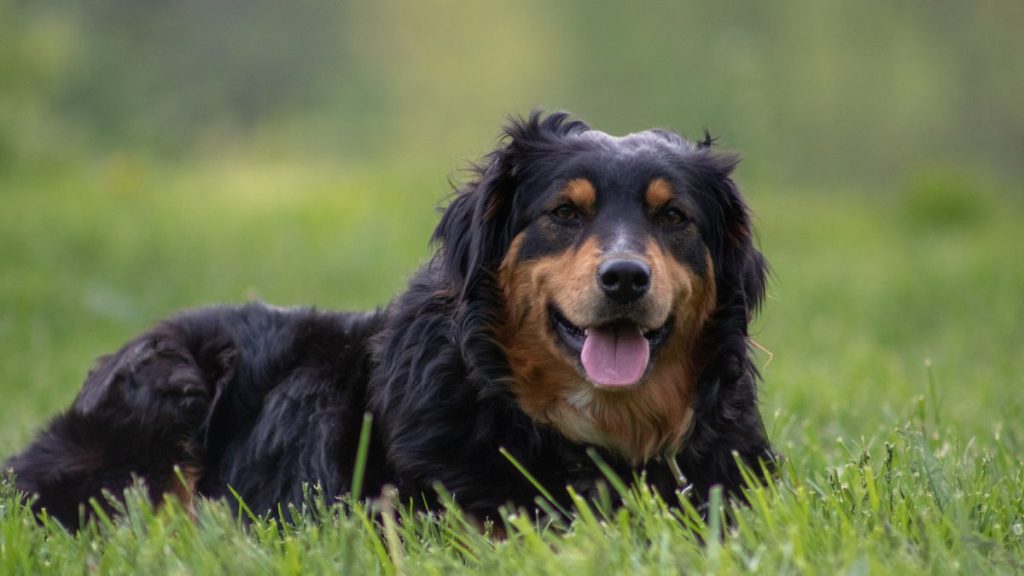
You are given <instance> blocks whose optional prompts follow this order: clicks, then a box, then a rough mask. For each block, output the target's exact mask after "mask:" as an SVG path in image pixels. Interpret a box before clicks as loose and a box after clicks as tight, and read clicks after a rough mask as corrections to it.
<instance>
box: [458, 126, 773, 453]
mask: <svg viewBox="0 0 1024 576" xmlns="http://www.w3.org/2000/svg"><path fill="white" fill-rule="evenodd" d="M553 118H554V119H555V120H553ZM563 120H564V117H557V116H552V117H548V119H547V120H545V121H541V120H540V119H539V118H537V117H534V118H531V120H530V121H529V122H525V123H521V124H517V125H514V126H513V127H511V128H510V129H509V131H508V132H509V136H510V137H511V142H510V143H509V144H508V145H507V146H506V147H505V148H504V149H501V150H499V151H498V152H496V153H495V154H494V155H493V156H492V163H491V165H490V166H489V167H488V168H487V170H486V171H485V172H484V173H483V177H482V179H481V181H480V182H479V183H476V186H475V188H474V189H473V190H472V191H470V192H468V193H464V194H463V195H462V196H460V197H459V198H458V199H457V200H456V204H453V207H452V208H450V209H449V212H448V213H447V214H446V216H445V220H444V221H442V224H441V226H440V227H439V230H438V234H439V236H440V237H441V239H442V241H443V242H444V243H445V248H446V249H447V248H450V247H451V241H452V239H453V237H452V236H450V235H448V234H446V233H447V232H450V229H446V224H447V225H448V226H452V225H453V223H454V222H455V220H454V218H455V217H456V216H458V214H457V213H455V214H453V212H452V210H453V209H454V208H456V205H457V204H458V202H459V201H468V200H466V199H469V198H471V197H472V195H474V194H475V195H477V196H476V197H475V198H473V200H474V202H473V204H474V206H475V211H474V213H473V214H472V216H468V217H469V218H475V219H477V220H478V221H477V222H475V223H473V224H474V227H471V228H470V230H468V231H464V238H465V239H464V241H471V242H475V243H476V244H472V246H471V247H470V248H469V249H468V250H467V251H465V252H464V253H463V254H462V256H463V258H464V259H465V260H464V261H457V262H451V261H449V264H450V265H453V266H454V265H456V264H465V265H466V268H464V269H463V270H464V272H465V274H466V276H465V277H463V283H464V284H463V285H464V286H471V285H473V283H474V280H473V279H472V277H473V274H474V273H484V274H489V275H490V276H491V277H493V278H494V279H495V280H496V283H497V288H498V290H499V291H500V294H501V300H502V302H501V304H502V308H503V310H501V312H500V313H499V314H498V317H499V321H498V322H497V324H498V325H497V326H494V327H493V328H494V333H495V338H496V339H497V341H498V342H499V344H501V346H502V347H503V350H504V352H505V355H506V357H507V359H508V362H509V366H510V368H511V370H512V373H513V376H514V378H513V391H514V392H515V394H516V396H517V399H518V401H519V404H520V406H521V407H522V408H523V409H524V410H525V411H526V412H527V413H529V414H530V415H531V416H533V417H534V419H536V420H538V421H540V422H544V423H546V424H550V425H552V426H554V427H555V428H557V429H558V430H559V431H561V432H562V433H563V434H564V435H566V436H567V437H569V438H571V439H573V440H577V441H585V442H590V443H596V444H601V445H605V446H607V447H610V448H612V449H615V450H618V451H619V452H621V453H623V454H625V455H627V456H628V457H630V458H632V459H634V460H644V459H647V458H649V457H652V456H655V455H657V454H658V453H660V452H664V451H670V450H673V449H677V448H678V447H679V444H680V443H681V441H682V439H683V437H684V435H685V433H686V431H687V430H688V428H689V426H690V424H691V418H692V404H693V396H694V389H695V384H696V379H697V377H698V376H699V373H700V370H701V367H702V363H701V359H700V358H699V357H698V354H697V350H698V343H699V340H700V336H701V334H702V332H703V330H704V327H705V325H706V324H707V323H708V320H709V318H710V317H711V315H712V314H713V313H714V311H715V310H716V308H718V307H719V306H721V305H723V304H728V303H730V302H733V301H735V300H736V299H737V298H738V299H739V302H740V304H744V303H745V305H746V308H747V310H745V311H744V318H743V329H745V324H746V320H747V316H749V314H750V312H752V310H753V307H754V306H756V302H757V300H758V299H759V298H760V291H761V290H763V281H764V280H763V274H764V270H763V262H762V261H761V259H760V255H759V254H758V253H757V251H756V250H754V249H753V247H752V245H751V243H750V231H749V223H748V219H747V214H746V210H745V208H744V206H743V204H742V201H741V200H740V198H739V196H738V192H737V191H736V189H735V186H734V185H733V184H732V181H731V180H730V178H729V172H730V171H731V169H732V166H733V165H734V164H735V160H732V159H730V158H728V157H722V156H716V155H713V154H711V153H710V151H709V150H708V147H709V144H710V142H707V143H705V144H704V145H700V144H693V143H690V142H687V141H685V140H683V139H681V138H679V137H678V136H675V135H674V134H670V133H667V132H661V131H648V132H641V133H637V134H631V135H629V136H625V137H621V138H617V137H613V136H609V135H607V134H605V133H603V132H598V131H593V130H589V129H586V127H585V126H583V125H582V124H580V123H571V124H564V123H563V122H562V121H563ZM464 217H466V216H464ZM489 249H490V251H488V250H489ZM448 255H449V256H451V255H452V253H449V254H448ZM474 261H475V262H474ZM744 267H746V268H747V269H743V268H744ZM751 268H752V269H751ZM455 275H456V276H458V274H455ZM719 276H721V278H719Z"/></svg>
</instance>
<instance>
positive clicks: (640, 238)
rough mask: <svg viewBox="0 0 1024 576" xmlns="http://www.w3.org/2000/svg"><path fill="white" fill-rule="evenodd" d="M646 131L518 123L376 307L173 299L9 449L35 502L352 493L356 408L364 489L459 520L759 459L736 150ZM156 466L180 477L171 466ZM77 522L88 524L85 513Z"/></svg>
mask: <svg viewBox="0 0 1024 576" xmlns="http://www.w3.org/2000/svg"><path fill="white" fill-rule="evenodd" d="M710 148H711V142H710V140H709V139H705V140H704V141H703V142H698V143H693V142H689V141H687V140H684V139H682V138H680V137H679V136H677V135H675V134H673V133H670V132H666V131H659V130H650V131H646V132H640V133H636V134H631V135H628V136H625V137H621V138H617V137H613V136H609V135H608V134H605V133H603V132H599V131H596V130H591V129H589V128H588V127H587V126H586V125H585V124H583V123H582V122H579V121H570V120H568V119H567V116H566V115H565V114H552V115H549V116H547V117H542V116H541V115H539V114H534V115H532V116H531V117H530V118H529V119H528V120H522V121H516V122H513V123H512V124H511V125H510V126H508V127H507V128H506V130H505V138H504V139H503V141H502V144H501V145H500V146H499V147H498V149H497V150H495V151H494V152H492V153H491V154H490V155H489V156H487V158H486V159H485V161H484V162H483V163H482V164H481V166H480V167H479V168H478V170H477V174H476V178H475V179H474V181H472V182H470V183H468V184H466V185H465V186H464V187H462V189H461V190H459V191H458V193H457V195H456V196H455V197H454V199H453V201H452V202H451V204H450V205H449V206H448V207H447V209H446V210H445V212H444V215H443V217H442V219H441V222H440V224H439V225H438V227H437V230H436V231H435V233H434V240H435V241H436V243H437V244H438V251H437V253H436V255H435V256H434V258H433V259H432V260H431V261H430V262H429V263H427V264H426V265H425V266H424V267H423V269H422V270H420V271H419V272H418V273H417V274H416V276H415V277H414V278H413V279H412V281H411V284H410V286H409V289H408V291H406V292H405V293H403V294H401V295H400V296H399V297H397V298H396V299H395V300H394V301H393V302H392V303H391V304H390V305H389V306H388V307H387V308H386V309H384V310H381V311H377V312H370V313H323V312H317V311H314V310H306V309H291V310H281V309H276V308H270V307H267V306H263V305H261V304H249V305H245V306H241V307H218V308H210V309H204V310H199V311H193V312H187V313H185V314H182V315H180V316H177V317H175V318H173V319H171V320H168V321H166V322H163V323H161V324H159V325H158V326H156V327H155V328H153V329H152V330H150V331H148V332H146V333H145V334H143V335H141V336H139V337H138V338H136V339H135V340H133V341H131V342H130V343H128V344H127V345H125V346H124V347H123V348H122V349H121V350H120V351H118V352H117V353H115V354H113V355H110V356H107V357H105V358H103V359H101V360H100V362H99V364H98V366H97V368H96V369H95V370H93V372H92V373H90V374H89V376H88V378H87V380H86V382H85V384H84V386H83V387H82V390H81V392H80V393H79V395H78V397H77V398H76V399H75V402H74V404H73V405H72V406H71V408H70V409H69V410H68V411H67V412H65V413H63V414H61V415H59V416H58V417H57V418H56V419H55V420H53V421H52V422H51V423H50V424H49V426H48V427H47V428H46V429H45V430H44V431H43V432H41V433H40V435H39V436H38V438H37V439H36V440H35V441H34V442H33V443H32V444H31V445H30V446H29V447H28V448H27V449H26V450H25V451H24V452H22V453H21V454H18V455H16V456H14V457H13V458H12V459H10V460H9V461H8V462H7V464H6V467H9V468H13V470H14V472H15V474H16V479H17V485H18V487H19V488H20V489H22V490H24V491H25V492H26V493H29V494H37V495H38V498H37V499H36V500H35V505H36V506H37V507H39V508H46V509H47V510H48V511H49V514H51V515H52V516H54V517H56V518H58V519H60V520H61V521H62V522H64V523H65V524H68V525H70V526H77V524H78V522H79V520H80V518H81V517H82V516H81V514H82V510H83V508H80V507H81V505H82V504H83V503H85V502H87V501H88V500H89V499H90V498H93V497H96V498H97V500H98V501H100V502H101V503H102V502H105V500H104V499H103V498H102V497H101V494H102V492H103V491H110V492H111V493H113V494H119V493H120V492H121V491H122V490H123V489H124V488H125V487H126V486H128V485H129V484H130V483H131V482H132V479H133V478H134V477H139V478H141V479H142V480H144V482H145V484H146V486H147V487H148V490H149V492H150V495H151V497H152V498H153V500H154V501H157V502H158V501H160V500H161V499H162V498H164V497H165V495H166V494H169V493H170V494H177V495H179V496H181V497H184V498H188V497H190V496H191V495H193V494H198V495H202V496H207V497H219V496H225V495H226V494H228V487H229V486H230V487H232V488H233V489H234V490H235V491H237V493H238V494H239V495H241V497H242V498H243V499H244V501H245V502H246V503H247V504H248V506H249V507H250V508H252V509H253V510H256V511H257V512H262V511H266V510H273V509H276V508H277V506H278V504H279V503H288V502H296V501H297V500H299V499H301V498H302V485H303V484H304V483H319V484H320V485H321V486H322V487H323V489H324V490H325V491H326V493H328V494H332V495H342V494H345V493H347V492H348V491H349V490H350V489H351V483H352V477H353V468H354V460H355V455H356V449H357V444H358V440H359V438H358V437H359V434H360V424H361V422H362V417H363V414H364V412H372V413H373V414H374V417H375V420H374V422H375V425H374V427H373V433H372V438H371V443H370V451H369V461H368V466H367V470H366V476H365V486H366V493H368V494H373V493H375V492H377V491H379V490H380V488H381V487H382V486H383V485H384V484H387V483H391V484H394V485H396V486H397V487H398V489H399V491H400V493H402V494H403V495H404V496H406V497H411V498H413V499H414V500H416V501H420V502H427V503H428V504H429V503H431V502H433V498H434V496H433V495H434V494H435V492H434V486H435V484H436V483H440V484H441V485H443V486H444V487H445V488H446V489H447V491H449V492H450V493H452V494H453V495H454V497H455V499H456V501H457V502H458V503H459V504H460V505H461V506H462V507H463V508H464V509H466V510H467V511H469V512H471V513H473V514H475V515H477V516H478V517H481V516H487V515H490V514H493V513H494V512H495V511H496V510H497V508H498V507H500V506H502V505H505V504H512V505H531V504H532V503H533V501H534V499H535V498H536V496H537V490H536V488H535V486H534V485H533V484H531V482H530V481H528V480H527V478H525V477H524V476H523V475H522V474H521V473H519V472H518V471H517V470H516V469H515V467H514V466H513V465H512V464H511V463H510V461H509V460H508V459H507V458H506V457H505V456H503V455H502V454H501V453H500V452H499V448H502V447H503V448H505V449H506V450H507V451H508V452H509V453H510V454H511V455H512V456H513V457H514V458H515V459H516V460H518V462H519V463H521V464H522V465H523V466H525V467H526V468H527V469H528V470H529V471H530V472H531V473H532V474H533V476H534V477H535V478H536V480H537V481H538V482H539V483H541V484H543V485H544V486H545V487H546V488H547V489H548V490H549V491H550V492H551V493H552V494H554V496H555V498H556V499H566V498H567V492H566V486H575V487H577V488H578V489H579V490H583V491H586V490H588V489H589V488H590V487H592V486H593V485H594V482H595V481H596V480H598V479H599V478H601V476H602V474H601V472H600V471H599V470H598V468H597V467H596V466H595V462H594V459H593V458H592V457H591V456H590V455H588V454H587V449H588V448H593V449H596V450H597V451H598V454H599V455H600V456H602V457H603V459H604V460H605V461H606V462H607V463H608V464H609V465H611V466H612V467H613V468H614V469H615V470H616V471H617V472H618V473H619V474H620V475H621V476H623V477H625V478H634V477H636V475H635V474H634V473H635V472H640V471H643V472H645V473H646V475H645V477H646V479H647V481H648V482H650V483H651V484H652V485H653V486H654V487H656V488H657V489H658V490H660V491H661V492H662V493H663V494H665V495H666V496H667V497H668V498H669V500H670V501H672V500H674V498H675V496H674V494H672V491H673V490H674V489H676V478H675V476H674V475H673V474H672V473H671V471H670V468H673V467H674V466H669V465H668V464H669V461H674V462H675V463H676V464H678V467H679V469H681V470H682V472H683V474H684V475H685V477H686V479H687V480H688V481H689V482H690V483H691V484H692V485H693V487H694V490H693V494H694V496H695V497H696V498H698V499H701V498H704V497H706V495H707V492H708V490H709V488H710V487H711V486H713V485H716V484H718V485H722V486H723V487H724V488H725V489H726V490H728V491H731V492H734V491H736V490H738V488H739V487H740V486H742V484H743V480H742V476H741V473H740V471H739V468H738V466H737V460H739V461H741V462H743V463H745V464H748V465H750V467H751V468H752V469H753V470H755V471H763V470H764V469H765V467H763V466H762V463H763V462H765V461H770V460H771V458H772V454H771V450H770V447H769V444H768V442H767V440H766V438H765V433H764V427H763V425H762V422H761V417H760V415H759V413H758V410H757V403H756V389H755V388H756V370H755V368H754V366H753V365H752V363H751V358H750V351H749V346H750V341H749V339H748V335H747V325H748V322H749V321H750V320H751V318H752V316H753V314H754V313H755V312H756V310H757V308H758V305H759V304H760V302H761V300H762V297H763V295H764V287H765V268H766V267H765V263H764V260H763V259H762V257H761V254H760V253H759V252H758V251H757V250H756V249H755V247H754V245H753V242H752V238H751V226H750V219H749V216H748V212H747V208H746V206H745V205H744V202H743V200H742V198H741V197H740V193H739V191H738V190H737V188H736V185H735V184H734V182H733V180H732V178H731V176H730V173H731V172H732V170H733V168H734V166H735V165H736V163H737V159H736V158H735V157H733V156H728V155H722V154H718V153H715V152H713V151H712V150H711V149H710ZM175 467H178V468H179V470H180V471H181V472H180V473H176V472H175V471H174V469H175ZM84 510H86V512H85V515H86V516H87V515H88V508H87V507H86V508H84Z"/></svg>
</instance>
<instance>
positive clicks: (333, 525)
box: [0, 156, 1024, 576]
mask: <svg viewBox="0 0 1024 576" xmlns="http://www.w3.org/2000/svg"><path fill="white" fill-rule="evenodd" d="M449 169H450V167H448V166H439V165H430V166H416V167H398V166H391V165H388V166H366V167H358V166H357V167H354V168H353V167H346V168H345V169H341V168H335V167H331V166H327V165H323V164H318V163H310V164H294V165H293V164H287V163H278V164H275V163H267V162H256V161H253V160H244V159H243V160H237V161H233V162H228V161H220V162H210V163H207V164H198V163H196V164H190V165H187V166H172V165H169V164H168V165H162V164H161V165H157V164H152V163H149V162H147V161H145V160H141V159H138V158H132V157H126V156H115V157H112V158H110V159H108V160H107V161H105V162H102V163H98V164H96V165H90V166H86V167H82V166H79V165H72V166H58V167H55V168H54V169H52V170H46V171H41V170H36V171H31V172H29V171H16V172H14V173H9V174H0V397H2V398H3V402H2V404H0V458H2V457H6V456H7V455H9V454H10V453H11V452H13V451H14V450H16V449H18V448H19V447H20V446H21V445H23V444H24V443H25V442H26V441H27V440H28V439H29V437H30V436H31V434H32V433H33V431H34V430H35V429H37V428H38V427H39V426H41V425H42V424H43V423H44V422H45V421H46V418H47V417H48V415H50V414H52V413H54V412H55V411H56V410H58V409H60V408H62V407H64V406H66V405H67V404H68V403H69V402H70V401H71V399H72V397H73V395H74V394H75V391H76V390H77V388H78V385H79V384H80V382H81V381H82V379H83V377H84V375H85V373H86V371H87V370H88V368H89V367H90V365H91V362H92V359H93V358H95V357H96V356H98V355H100V354H103V353H106V352H110V351H112V350H113V349H115V348H116V347H117V346H118V345H119V344H120V343H122V342H124V341H126V340H127V339H129V338H130V337H131V336H132V335H134V334H135V333H137V332H139V331H140V330H142V329H144V328H145V327H146V326H148V325H149V324H150V323H152V322H154V321H156V320H158V319H160V318H161V317H164V316H166V315H168V314H171V313H173V312H174V311H176V310H179V309H182V308H186V307H193V306H199V305H203V304H207V303H212V302H243V301H246V300H249V299H253V298H259V299H263V300H266V301H269V302H272V303H275V304H280V305H295V304H307V305H315V306H318V307H322V308H350V307H355V308H366V307H372V306H376V305H383V304H385V303H386V302H387V300H388V299H389V297H390V296H391V295H393V294H395V293H396V292H398V291H400V290H401V289H402V286H403V283H404V281H405V279H407V278H408V277H409V275H410V274H411V273H412V271H413V270H414V269H415V268H416V266H417V265H418V263H419V262H421V261H422V260H423V259H424V258H426V257H427V256H428V254H429V247H428V246H427V238H428V236H429V233H430V231H431V228H432V226H433V224H434V222H435V221H436V213H435V212H434V210H433V206H435V205H436V204H437V203H438V201H440V200H441V199H443V197H444V196H445V194H446V192H447V187H446V186H447V185H446V183H445V176H446V172H445V171H446V170H449ZM747 184H748V186H747V187H746V188H747V197H748V200H749V201H750V203H751V205H752V206H753V208H754V210H755V212H756V213H757V216H758V218H757V221H758V229H759V238H760V242H761V246H762V248H763V250H764V252H765V254H766V255H767V257H768V259H769V262H770V263H771V264H772V267H773V279H772V282H771V286H770V290H769V299H768V302H767V303H766V306H765V308H764V311H763V314H762V316H761V318H760V319H759V320H758V321H757V323H756V326H755V332H756V334H755V338H756V340H757V341H758V343H759V344H760V345H761V346H763V347H764V348H765V349H766V350H768V351H770V353H759V360H760V363H761V365H762V372H763V374H764V384H763V387H762V412H763V414H764V417H765V421H766V424H767V427H768V429H769V432H770V434H771V438H772V440H773V442H775V443H776V445H777V446H778V448H779V450H780V451H781V452H782V453H783V454H784V455H785V456H786V460H785V465H784V467H783V470H782V473H781V475H780V477H779V478H778V479H777V480H776V481H775V482H774V483H773V484H771V485H770V486H767V487H762V488H757V489H754V490H753V491H752V492H751V495H750V500H751V502H752V504H751V505H750V506H749V507H743V506H734V505H729V504H725V505H723V506H720V507H716V508H715V510H716V511H715V512H713V513H712V514H711V517H710V519H709V521H708V522H706V523H705V522H704V521H702V520H701V519H700V518H699V517H698V516H697V515H696V514H695V513H694V512H693V511H692V510H688V509H685V508H684V509H682V510H679V509H674V508H668V507H667V506H666V505H665V503H664V502H661V501H659V500H658V499H656V498H654V497H653V496H651V495H650V494H648V493H647V492H645V491H644V490H642V489H638V490H636V491H634V492H632V493H630V494H628V495H627V502H628V504H627V506H626V507H624V508H622V509H618V510H611V509H607V507H605V506H603V505H602V504H601V503H600V502H586V501H582V500H581V501H579V502H578V506H577V514H576V518H575V520H574V521H573V522H572V523H571V524H569V525H554V526H551V525H546V524H542V523H539V522H536V521H535V519H534V518H532V517H531V515H530V514H529V513H528V512H526V513H524V511H520V512H518V513H516V512H510V513H509V514H508V516H507V517H506V518H504V519H502V521H503V523H504V524H505V525H506V527H507V532H508V535H507V537H506V538H504V539H495V538H490V537H489V536H487V535H481V534H480V533H479V532H478V531H477V530H476V529H475V528H473V527H472V526H470V525H468V524H467V523H466V522H465V521H464V520H463V519H462V518H461V516H460V515H459V514H458V511H457V510H456V509H454V508H453V509H452V510H450V511H449V513H448V514H446V515H443V516H441V517H433V518H428V517H410V516H409V515H407V514H405V513H403V512H401V510H399V512H397V513H396V515H397V516H399V517H398V518H396V519H395V520H396V521H395V522H391V519H392V518H393V516H392V515H389V514H387V513H385V514H383V515H382V516H375V515H371V514H369V513H367V508H366V506H364V505H363V504H354V505H353V504H352V503H350V502H347V501H346V502H344V503H342V504H334V503H333V502H334V500H333V499H332V498H331V496H333V495H327V498H324V497H323V496H318V495H317V494H315V493H311V495H310V503H309V505H308V506H307V507H306V508H305V509H303V510H295V511H294V517H295V521H294V522H293V523H286V524H281V523H278V522H276V521H273V520H256V521H255V522H252V523H250V524H248V525H247V526H246V527H243V523H242V522H240V520H239V518H237V517H235V516H234V515H233V514H232V513H231V512H230V511H229V508H228V507H227V506H226V505H224V503H221V502H203V503H201V505H200V506H199V507H198V509H197V510H195V511H194V512H192V513H190V512H189V511H185V510H183V509H182V508H181V507H179V506H175V505H170V506H166V507H164V508H162V509H160V510H158V511H154V510H152V508H151V507H149V506H147V505H146V504H145V503H143V502H140V501H139V499H138V498H137V497H133V498H132V499H130V501H129V504H128V510H127V513H126V514H125V515H123V516H122V517H120V518H116V519H114V520H112V521H109V522H100V523H97V524H95V525H92V526H91V527H90V528H89V529H87V530H84V531H82V532H80V533H79V534H78V535H70V534H68V533H66V532H64V531H63V530H62V529H61V528H59V527H57V526H54V525H52V523H51V524H44V525H43V526H39V525H37V523H36V522H35V520H34V519H33V518H32V517H31V515H30V513H29V512H28V511H27V510H26V509H24V508H23V507H21V506H20V505H19V504H18V503H17V499H16V497H15V495H14V493H13V490H12V489H11V488H10V486H9V485H8V484H4V485H3V487H2V488H0V573H3V574H18V573H38V572H40V571H43V570H52V571H56V572H60V573H65V572H70V573H79V572H87V573H104V574H107V573H111V574H116V573H145V572H150V573H167V572H170V573H196V574H205V573H216V572H224V571H233V572H240V573H263V572H268V573H309V572H314V571H322V572H341V573H346V574H364V573H367V574H372V573H383V574H394V573H409V574H420V573H423V574H450V573H455V572H460V571H472V572H481V573H488V574H501V573H506V574H522V573H547V574H565V573H571V574H578V575H581V576H582V575H584V574H612V573H616V574H617V573H636V574H665V573H674V572H680V571H685V572H703V573H717V574H735V573H744V572H758V573H769V574H771V573H787V572H810V573H854V574H864V573H898V574H904V573H906V574H912V573H921V574H935V573H953V572H956V573H963V572H966V573H973V574H981V573H996V574H1006V573H1022V572H1024V461H1022V455H1024V417H1022V416H1024V392H1022V390H1024V298H1022V294H1024V256H1022V254H1021V253H1019V252H1017V250H1020V249H1021V248H1020V247H1021V246H1024V227H1022V226H1021V222H1022V221H1024V220H1022V217H1024V207H1022V206H1021V204H1020V201H1019V198H1013V197H1010V196H1007V195H1002V194H999V193H997V192H994V191H993V190H990V189H989V188H987V187H985V186H982V185H977V184H974V183H972V182H969V181H961V180H958V179H957V178H955V177H949V178H942V177H937V178H934V179H924V180H922V181H919V182H911V183H908V184H907V185H905V186H903V187H901V188H900V189H898V190H895V191H892V192H890V193H883V192H880V191H873V190H872V191H868V190H862V189H855V188H851V189H849V190H842V189H841V190H829V191H827V193H825V192H823V191H820V190H778V189H772V188H771V187H762V186H759V185H758V184H757V183H755V182H749V183H747ZM610 489H615V485H614V482H611V488H610ZM325 501H326V502H329V503H330V504H327V503H325ZM725 517H728V519H727V520H726V519H724V518H725ZM380 518H383V520H384V521H382V522H378V519H380ZM723 526H724V527H725V528H723Z"/></svg>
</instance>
